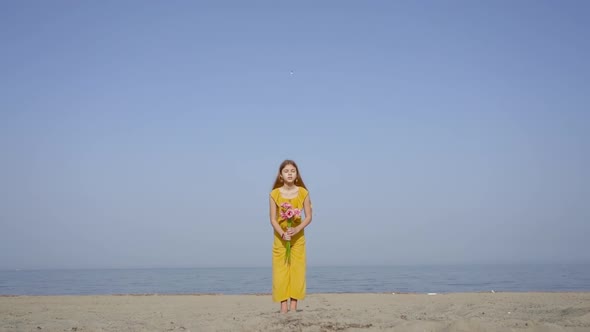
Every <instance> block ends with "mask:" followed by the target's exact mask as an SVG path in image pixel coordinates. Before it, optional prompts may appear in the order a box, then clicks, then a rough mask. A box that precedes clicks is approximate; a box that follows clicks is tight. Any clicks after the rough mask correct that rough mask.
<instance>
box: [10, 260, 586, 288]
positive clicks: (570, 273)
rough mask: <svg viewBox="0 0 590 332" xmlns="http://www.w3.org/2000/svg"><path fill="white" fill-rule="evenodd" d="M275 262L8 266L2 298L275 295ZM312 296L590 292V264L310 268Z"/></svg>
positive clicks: (309, 276) (308, 281) (308, 282)
mask: <svg viewBox="0 0 590 332" xmlns="http://www.w3.org/2000/svg"><path fill="white" fill-rule="evenodd" d="M271 272H272V271H271V268H270V267H251V268H248V267H239V268H230V267H227V268H144V269H138V268H134V269H60V270H0V295H108V294H270V293H271V286H272V273H271ZM306 281H307V293H308V294H310V293H456V292H492V291H493V292H536V291H542V292H564V291H567V292H571V291H573V292H587V291H590V264H481V265H480V264H470V265H416V266H308V267H307V275H306Z"/></svg>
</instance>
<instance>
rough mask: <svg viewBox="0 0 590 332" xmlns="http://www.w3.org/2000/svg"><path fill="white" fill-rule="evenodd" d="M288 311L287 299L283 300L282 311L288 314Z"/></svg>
mask: <svg viewBox="0 0 590 332" xmlns="http://www.w3.org/2000/svg"><path fill="white" fill-rule="evenodd" d="M287 312H288V310H287V300H285V301H281V313H282V314H286V313H287Z"/></svg>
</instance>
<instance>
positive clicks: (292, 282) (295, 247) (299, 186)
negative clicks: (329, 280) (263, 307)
mask: <svg viewBox="0 0 590 332" xmlns="http://www.w3.org/2000/svg"><path fill="white" fill-rule="evenodd" d="M283 203H289V204H291V205H292V206H293V208H296V209H299V210H301V211H302V212H303V213H304V215H305V219H303V220H301V219H302V218H301V216H295V217H294V218H293V223H292V227H289V228H287V220H286V219H284V218H282V217H281V204H283ZM310 222H311V202H310V199H309V194H308V191H307V188H306V187H305V184H304V183H303V179H302V178H301V175H300V174H299V169H298V168H297V164H295V162H294V161H293V160H285V161H283V162H282V163H281V165H280V167H279V173H278V174H277V178H276V180H275V183H274V185H273V189H272V191H271V192H270V223H271V225H272V227H273V228H274V242H273V246H272V298H273V301H274V302H281V313H286V312H287V311H288V306H287V300H289V299H291V303H290V310H293V311H296V310H297V301H298V300H301V299H303V298H304V297H305V290H306V284H305V263H306V262H305V234H304V232H303V230H304V229H305V227H307V225H309V223H310ZM287 241H291V254H290V262H289V261H287V259H286V252H287Z"/></svg>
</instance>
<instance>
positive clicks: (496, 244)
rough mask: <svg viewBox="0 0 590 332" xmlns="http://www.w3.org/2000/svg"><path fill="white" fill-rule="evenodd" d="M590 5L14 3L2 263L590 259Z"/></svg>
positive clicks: (2, 22) (5, 13) (4, 36)
mask: <svg viewBox="0 0 590 332" xmlns="http://www.w3.org/2000/svg"><path fill="white" fill-rule="evenodd" d="M588 17H590V5H589V2H587V1H487V2H483V1H356V2H352V1H265V2H259V1H254V2H247V4H246V2H243V1H235V2H229V1H214V2H213V1H211V2H201V1H173V2H168V1H97V2H91V1H2V2H0V47H1V51H0V149H1V153H0V269H14V268H94V267H117V268H119V267H121V268H124V267H201V266H203V267H205V266H268V267H270V264H271V246H272V228H271V226H270V222H269V217H268V194H269V192H270V189H271V185H272V182H273V180H274V177H275V175H276V172H277V170H278V166H279V164H280V162H281V161H282V160H283V159H286V158H289V159H294V160H295V161H296V162H298V164H299V167H300V171H301V174H302V176H303V179H304V180H305V182H306V184H307V185H308V189H309V190H310V197H311V199H312V201H313V204H314V212H315V214H314V219H313V222H312V223H311V224H310V226H309V227H308V228H307V229H306V237H307V241H308V242H307V243H308V244H307V249H308V264H310V265H316V266H317V265H363V264H371V265H383V264H386V265H395V264H448V263H495V262H501V263H513V262H590V240H588V236H590V204H589V203H590V189H589V188H590V176H589V169H590V107H589V105H590V61H589V59H590V42H589V40H590V38H589V37H588V36H589V35H590V21H589V20H588Z"/></svg>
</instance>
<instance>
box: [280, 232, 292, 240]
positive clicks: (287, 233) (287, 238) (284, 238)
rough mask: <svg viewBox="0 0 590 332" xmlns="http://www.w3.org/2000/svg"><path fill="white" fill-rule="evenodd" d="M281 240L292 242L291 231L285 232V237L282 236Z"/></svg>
mask: <svg viewBox="0 0 590 332" xmlns="http://www.w3.org/2000/svg"><path fill="white" fill-rule="evenodd" d="M281 239H283V240H285V241H291V235H289V231H286V232H284V233H283V236H281Z"/></svg>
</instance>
